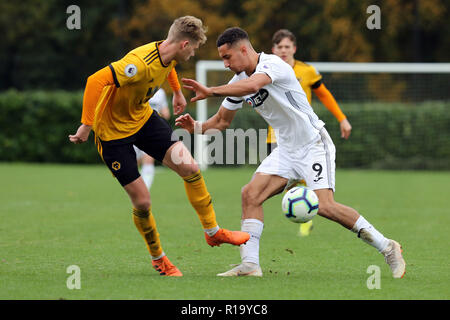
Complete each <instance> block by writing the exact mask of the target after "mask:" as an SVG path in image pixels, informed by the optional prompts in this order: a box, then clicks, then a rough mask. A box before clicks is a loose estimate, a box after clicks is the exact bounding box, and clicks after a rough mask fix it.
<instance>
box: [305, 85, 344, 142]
mask: <svg viewBox="0 0 450 320" xmlns="http://www.w3.org/2000/svg"><path fill="white" fill-rule="evenodd" d="M313 91H314V93H315V94H316V95H317V97H318V98H319V100H320V101H321V102H322V103H323V105H324V106H325V107H326V108H327V109H328V110H329V111H330V112H331V113H332V114H333V115H334V116H335V118H336V119H337V120H338V121H339V126H340V129H341V138H344V139H348V137H349V136H350V133H351V132H352V126H351V125H350V122H349V121H348V120H347V117H346V116H345V114H344V113H343V112H342V110H341V108H339V105H338V104H337V102H336V100H335V99H334V97H333V95H332V94H331V92H330V91H329V90H328V89H327V88H326V87H325V85H324V84H323V83H322V84H320V86H319V87H318V88H316V89H313Z"/></svg>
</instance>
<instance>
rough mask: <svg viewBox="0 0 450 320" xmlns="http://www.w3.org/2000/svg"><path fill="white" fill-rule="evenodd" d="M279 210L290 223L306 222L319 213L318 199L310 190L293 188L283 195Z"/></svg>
mask: <svg viewBox="0 0 450 320" xmlns="http://www.w3.org/2000/svg"><path fill="white" fill-rule="evenodd" d="M281 209H282V210H283V214H284V215H285V216H286V218H288V219H289V220H290V221H292V222H296V223H304V222H308V221H309V220H311V219H312V218H313V217H314V216H315V215H316V214H317V211H319V199H318V198H317V195H316V193H315V192H314V191H313V190H311V189H308V188H306V187H294V188H292V189H290V190H289V191H288V192H286V194H285V195H284V197H283V200H282V201H281Z"/></svg>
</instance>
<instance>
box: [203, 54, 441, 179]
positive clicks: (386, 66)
mask: <svg viewBox="0 0 450 320" xmlns="http://www.w3.org/2000/svg"><path fill="white" fill-rule="evenodd" d="M306 63H308V64H310V65H312V66H314V67H315V68H316V69H317V70H318V71H319V72H321V73H322V72H324V73H326V72H340V73H347V72H348V73H450V63H390V62H306ZM227 70H228V69H226V68H225V67H224V64H223V61H221V60H199V61H197V63H196V66H195V74H196V80H197V81H198V82H200V83H202V84H205V85H207V84H208V71H227ZM196 106H197V114H196V119H197V120H198V121H202V122H203V121H206V120H207V118H208V112H207V101H206V100H200V101H197V105H196ZM195 146H196V147H195V159H196V160H197V162H198V163H199V166H200V168H201V169H202V170H205V169H206V168H207V166H208V165H207V161H205V160H204V159H206V155H205V153H206V137H205V136H204V135H199V134H197V135H195Z"/></svg>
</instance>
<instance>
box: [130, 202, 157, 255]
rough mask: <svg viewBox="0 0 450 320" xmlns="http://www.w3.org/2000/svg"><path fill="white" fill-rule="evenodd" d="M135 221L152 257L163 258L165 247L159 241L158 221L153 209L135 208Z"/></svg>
mask: <svg viewBox="0 0 450 320" xmlns="http://www.w3.org/2000/svg"><path fill="white" fill-rule="evenodd" d="M133 221H134V224H135V226H136V228H137V229H138V230H139V233H140V234H141V235H142V237H143V238H144V240H145V243H146V244H147V249H148V251H149V252H150V254H151V256H152V258H161V256H162V255H163V249H162V247H161V242H160V241H159V233H158V230H157V229H156V222H155V219H154V218H153V214H152V210H151V209H149V210H147V211H142V210H137V209H135V208H133Z"/></svg>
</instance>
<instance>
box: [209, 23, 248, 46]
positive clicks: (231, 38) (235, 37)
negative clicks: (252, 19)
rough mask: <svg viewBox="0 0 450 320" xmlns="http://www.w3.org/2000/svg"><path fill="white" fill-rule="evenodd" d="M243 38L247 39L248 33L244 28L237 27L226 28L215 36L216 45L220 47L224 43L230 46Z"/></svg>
mask: <svg viewBox="0 0 450 320" xmlns="http://www.w3.org/2000/svg"><path fill="white" fill-rule="evenodd" d="M243 39H246V40H249V38H248V34H247V32H246V31H245V30H244V29H241V28H239V27H233V28H228V29H226V30H225V31H224V32H223V33H222V34H221V35H220V36H219V37H218V38H217V47H221V46H223V45H224V44H228V45H230V46H232V45H233V44H235V43H236V42H238V41H240V40H243Z"/></svg>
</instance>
